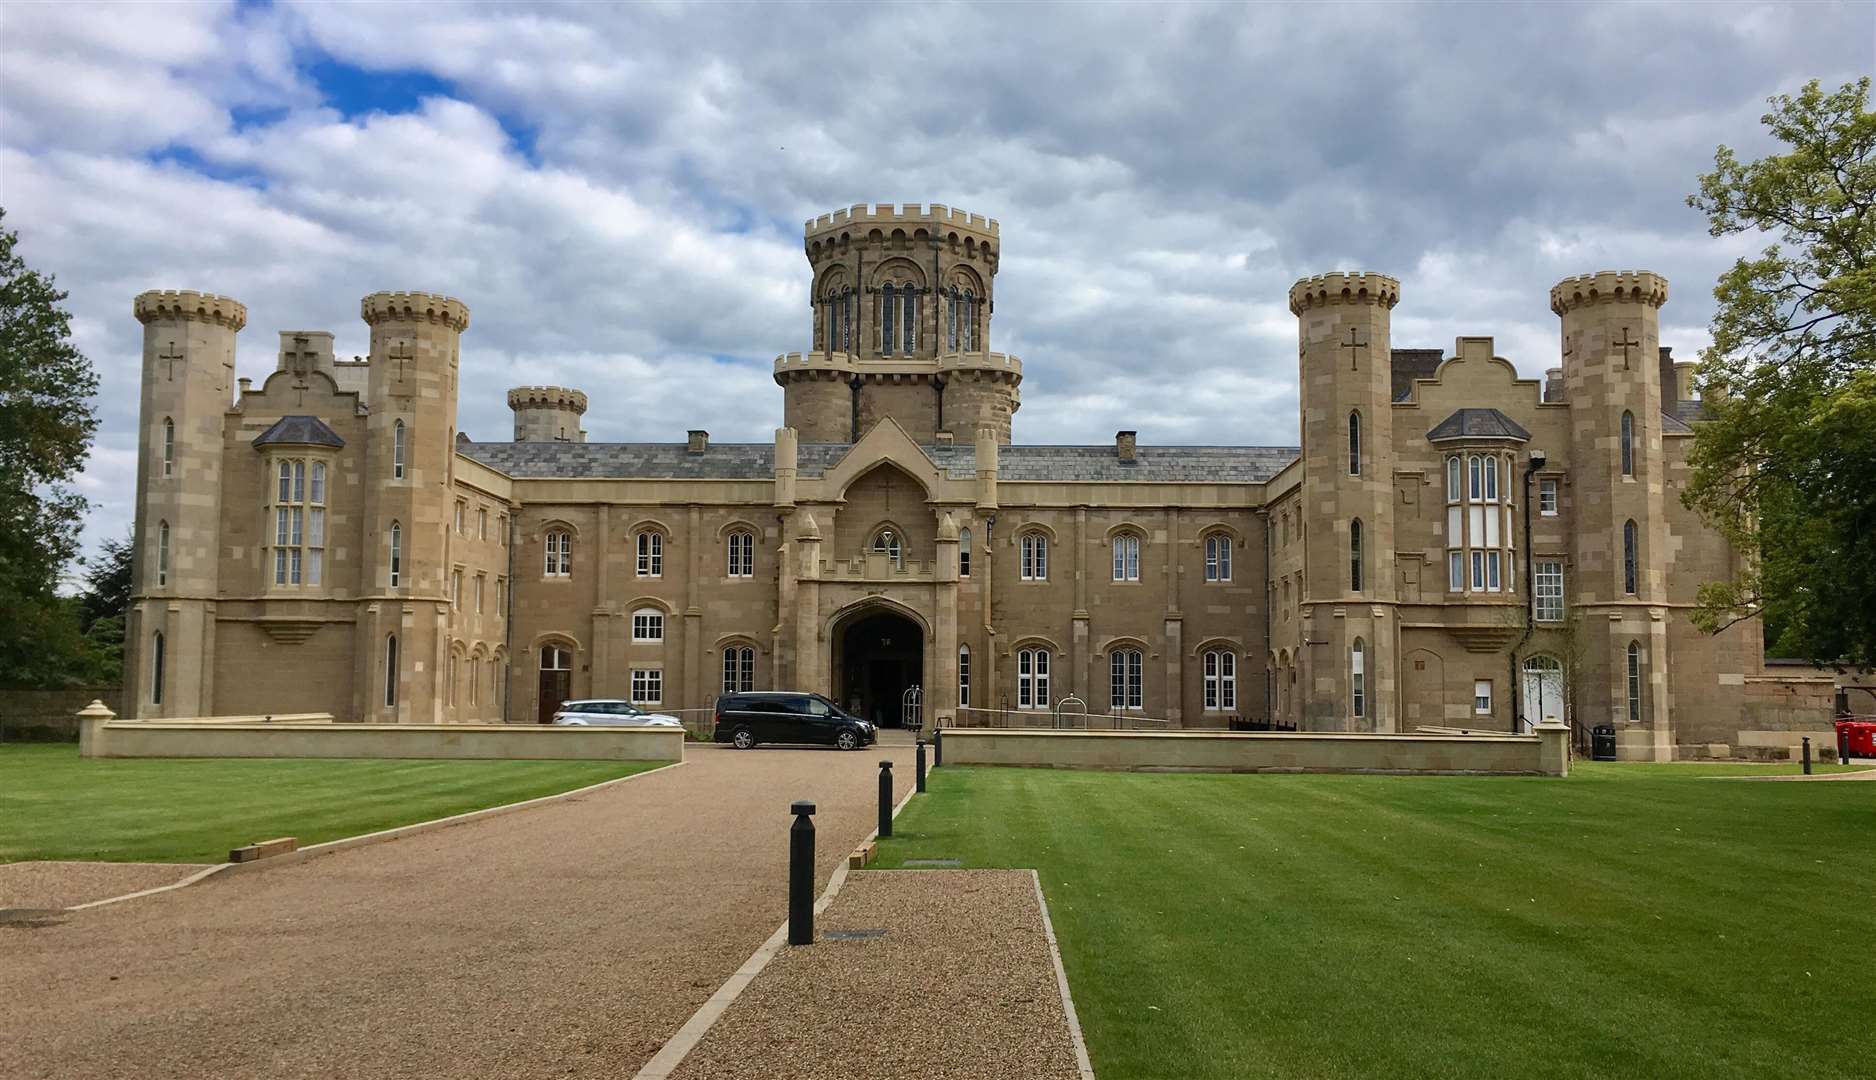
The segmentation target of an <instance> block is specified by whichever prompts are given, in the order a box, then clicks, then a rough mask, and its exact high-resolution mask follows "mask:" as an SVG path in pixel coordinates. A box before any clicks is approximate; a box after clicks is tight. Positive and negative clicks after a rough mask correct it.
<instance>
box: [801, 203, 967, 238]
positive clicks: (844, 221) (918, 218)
mask: <svg viewBox="0 0 1876 1080" xmlns="http://www.w3.org/2000/svg"><path fill="white" fill-rule="evenodd" d="M904 224H919V225H933V226H942V227H946V228H955V229H971V230H974V231H976V232H979V233H983V234H985V235H987V236H996V235H997V219H996V218H992V217H985V216H984V215H982V214H973V213H971V212H970V211H968V210H959V209H956V208H954V207H949V206H945V205H944V204H943V203H931V204H930V208H929V209H927V207H926V204H924V203H906V204H904V205H903V206H895V205H894V204H893V203H878V204H872V203H855V204H854V205H852V206H850V207H848V208H847V209H845V210H835V211H833V212H831V213H827V214H822V215H821V216H820V217H816V218H810V219H808V221H807V223H806V224H805V225H804V226H803V228H802V235H803V236H807V237H812V236H816V235H819V234H821V233H824V232H832V231H836V230H839V229H846V228H852V227H853V226H855V225H904Z"/></svg>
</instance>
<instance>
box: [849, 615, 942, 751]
mask: <svg viewBox="0 0 1876 1080" xmlns="http://www.w3.org/2000/svg"><path fill="white" fill-rule="evenodd" d="M835 641H836V642H837V644H836V647H835V649H834V680H833V685H834V690H835V693H836V694H837V696H838V698H839V700H840V704H841V707H842V708H844V709H847V710H848V711H849V712H852V713H855V714H857V715H859V716H861V717H864V718H865V719H867V720H870V721H872V722H873V723H875V724H877V725H879V726H881V727H897V726H899V712H900V705H901V702H902V701H903V700H904V698H905V692H906V690H907V689H908V688H910V687H913V686H923V685H924V683H925V634H924V631H923V630H921V629H920V628H919V624H918V623H917V622H916V621H914V620H913V619H911V618H909V617H908V616H906V615H903V614H901V613H900V612H898V611H895V610H893V609H891V608H887V607H869V608H865V609H862V610H860V611H858V612H855V613H854V614H853V615H852V616H850V617H849V618H848V619H846V620H845V621H843V622H842V623H841V624H840V626H839V628H838V629H837V631H836V637H835Z"/></svg>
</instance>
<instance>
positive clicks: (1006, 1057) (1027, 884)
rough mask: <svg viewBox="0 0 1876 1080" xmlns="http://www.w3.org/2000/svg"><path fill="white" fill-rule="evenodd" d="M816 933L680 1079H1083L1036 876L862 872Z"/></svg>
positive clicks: (783, 961)
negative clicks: (881, 932)
mask: <svg viewBox="0 0 1876 1080" xmlns="http://www.w3.org/2000/svg"><path fill="white" fill-rule="evenodd" d="M881 928H884V929H885V930H886V934H885V936H883V937H876V938H863V939H857V940H830V939H828V938H827V936H826V935H827V933H828V932H829V931H840V930H860V929H881ZM815 930H816V932H817V937H818V938H819V940H817V941H816V942H815V944H813V945H811V946H807V947H803V948H784V949H782V951H781V952H780V953H778V954H777V955H776V957H775V959H774V960H773V961H771V962H770V964H769V966H768V967H766V968H764V969H763V971H762V974H760V975H758V976H756V979H755V981H754V982H752V983H750V984H749V987H748V989H746V990H744V991H743V994H742V996H741V997H739V998H737V999H736V1002H735V1003H734V1004H733V1005H731V1006H730V1007H729V1010H728V1011H727V1012H725V1013H724V1014H723V1016H722V1017H721V1018H720V1019H719V1020H718V1021H717V1023H716V1026H714V1027H712V1028H711V1029H710V1031H709V1033H708V1034H706V1035H705V1036H704V1038H703V1041H702V1042H700V1043H698V1044H697V1047H696V1049H694V1050H692V1051H691V1052H690V1055H689V1056H688V1057H686V1058H685V1059H684V1062H683V1064H681V1065H679V1066H678V1069H677V1071H676V1072H674V1073H673V1074H672V1080H791V1078H801V1080H825V1078H830V1077H856V1078H858V1077H864V1078H866V1080H947V1078H960V1080H961V1078H966V1077H968V1078H971V1080H998V1078H1008V1080H1077V1077H1079V1076H1080V1072H1079V1070H1078V1069H1077V1067H1076V1063H1075V1051H1074V1044H1073V1043H1072V1041H1071V1040H1070V1037H1069V1033H1068V1019H1067V1016H1066V1014H1065V1013H1064V1012H1063V1009H1062V999H1061V992H1060V990H1059V988H1058V986H1057V984H1056V980H1055V967H1054V963H1053V960H1052V959H1051V957H1050V954H1049V945H1048V939H1047V938H1046V936H1045V935H1044V932H1043V927H1042V910H1041V908H1040V907H1039V906H1038V905H1037V903H1036V886H1035V878H1034V877H1033V876H1031V874H1030V873H1029V872H1028V871H1026V870H893V871H879V872H874V871H861V872H858V873H855V874H853V875H852V876H850V877H849V878H848V879H847V884H846V885H845V886H844V887H843V888H842V889H841V891H840V895H839V896H837V897H835V898H834V903H833V904H832V905H831V906H830V907H829V908H828V909H827V911H826V912H824V913H823V914H822V915H821V917H820V918H819V919H818V920H817V921H816V926H815Z"/></svg>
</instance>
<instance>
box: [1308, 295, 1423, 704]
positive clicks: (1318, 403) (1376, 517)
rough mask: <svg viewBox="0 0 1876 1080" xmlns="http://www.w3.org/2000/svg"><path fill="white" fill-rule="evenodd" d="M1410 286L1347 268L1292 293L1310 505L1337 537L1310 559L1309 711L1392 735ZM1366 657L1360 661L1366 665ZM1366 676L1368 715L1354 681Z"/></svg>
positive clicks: (1314, 546) (1324, 540) (1312, 549)
mask: <svg viewBox="0 0 1876 1080" xmlns="http://www.w3.org/2000/svg"><path fill="white" fill-rule="evenodd" d="M1399 302H1400V282H1398V281H1396V280H1395V279H1394V278H1391V277H1388V276H1387V275H1385V274H1375V273H1362V272H1338V273H1333V274H1321V275H1318V276H1315V277H1310V278H1304V279H1303V280H1301V281H1298V282H1297V283H1296V284H1295V285H1292V286H1291V287H1290V312H1291V313H1292V314H1294V315H1295V316H1296V319H1297V334H1298V340H1299V342H1300V348H1299V350H1298V351H1299V357H1300V359H1299V365H1300V371H1299V377H1298V383H1299V385H1300V386H1301V388H1302V433H1303V467H1304V473H1303V477H1304V479H1303V483H1304V487H1305V495H1304V498H1305V499H1306V500H1307V502H1308V505H1309V507H1310V508H1311V512H1312V513H1313V514H1319V515H1320V518H1319V520H1320V521H1321V522H1322V526H1323V527H1324V528H1325V529H1328V530H1333V531H1332V532H1331V533H1330V534H1329V535H1325V536H1322V537H1320V540H1321V542H1312V543H1311V544H1310V545H1309V548H1308V550H1307V552H1306V553H1305V556H1304V559H1305V570H1304V575H1303V579H1304V582H1305V586H1304V589H1305V591H1304V595H1303V600H1304V617H1305V619H1306V621H1305V623H1304V633H1305V637H1306V639H1307V640H1309V641H1311V642H1312V643H1313V642H1321V643H1322V644H1323V645H1324V646H1326V647H1325V648H1321V649H1311V650H1306V651H1305V652H1304V653H1303V654H1302V655H1303V657H1304V658H1305V663H1306V664H1310V665H1316V664H1320V665H1322V670H1316V671H1306V674H1307V676H1308V677H1307V680H1306V681H1305V683H1304V685H1307V686H1312V687H1318V688H1321V687H1324V686H1327V685H1328V684H1329V682H1330V681H1333V683H1334V685H1335V687H1336V692H1335V693H1315V694H1311V695H1310V696H1309V699H1308V704H1307V705H1306V709H1307V710H1308V718H1309V721H1310V726H1311V727H1312V728H1314V729H1316V730H1323V731H1334V730H1351V731H1391V730H1393V727H1394V700H1395V695H1394V693H1393V685H1392V675H1391V672H1392V670H1393V666H1394V659H1393V642H1394V640H1395V634H1394V627H1393V626H1392V625H1390V622H1391V620H1392V615H1393V609H1392V607H1391V604H1392V602H1393V600H1394V595H1395V589H1394V516H1393V512H1392V511H1393V496H1394V487H1393V485H1394V479H1393V477H1394V417H1393V409H1392V405H1391V403H1392V401H1393V366H1392V356H1393V353H1392V348H1391V345H1390V333H1391V319H1392V314H1391V313H1392V311H1393V309H1394V305H1395V304H1397V303H1399ZM1357 654H1359V657H1360V658H1359V660H1357V659H1356V656H1357ZM1357 665H1359V670H1360V671H1361V672H1362V674H1363V678H1364V684H1363V694H1362V703H1361V708H1360V711H1359V714H1358V713H1357V712H1356V710H1355V708H1354V696H1355V695H1354V694H1353V692H1352V683H1353V676H1354V674H1355V672H1356V671H1357Z"/></svg>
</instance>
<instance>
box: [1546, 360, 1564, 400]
mask: <svg viewBox="0 0 1876 1080" xmlns="http://www.w3.org/2000/svg"><path fill="white" fill-rule="evenodd" d="M1544 400H1545V401H1562V400H1563V369H1562V368H1560V367H1554V368H1545V369H1544Z"/></svg>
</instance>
